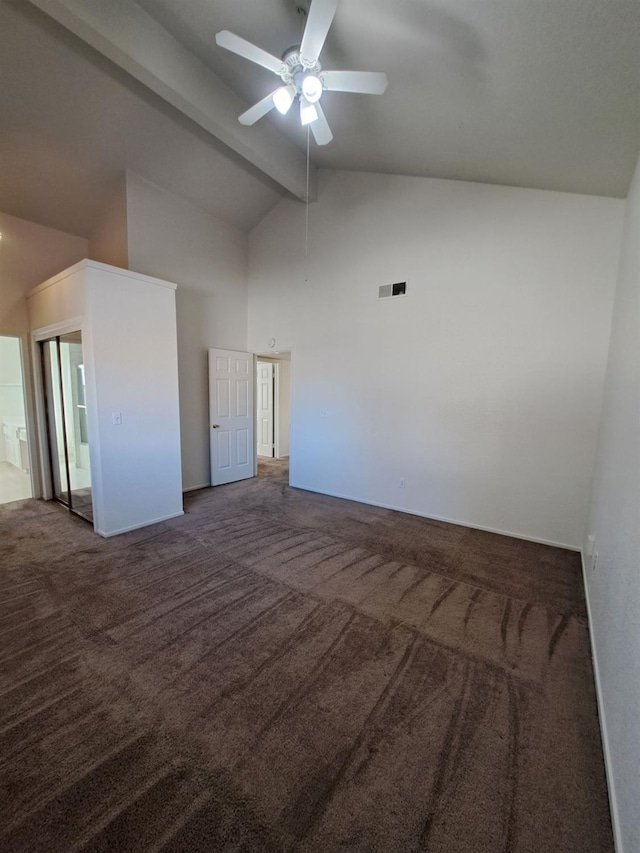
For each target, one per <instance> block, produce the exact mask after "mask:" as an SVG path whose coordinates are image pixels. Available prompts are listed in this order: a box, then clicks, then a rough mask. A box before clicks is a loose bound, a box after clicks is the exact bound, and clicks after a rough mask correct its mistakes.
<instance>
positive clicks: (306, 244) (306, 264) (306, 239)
mask: <svg viewBox="0 0 640 853" xmlns="http://www.w3.org/2000/svg"><path fill="white" fill-rule="evenodd" d="M310 133H311V126H310V125H307V190H306V192H305V210H304V215H305V222H304V282H305V284H308V283H309V135H310Z"/></svg>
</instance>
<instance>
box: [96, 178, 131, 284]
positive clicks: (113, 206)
mask: <svg viewBox="0 0 640 853" xmlns="http://www.w3.org/2000/svg"><path fill="white" fill-rule="evenodd" d="M107 198H108V201H107V202H106V204H105V206H104V208H103V210H102V211H101V215H100V218H99V219H98V222H97V223H96V224H95V226H94V228H93V231H92V232H91V236H90V237H89V257H90V258H91V260H92V261H100V262H101V263H103V264H111V265H113V266H115V267H121V268H122V269H127V267H128V266H129V249H128V234H127V180H126V173H125V172H121V173H120V174H119V175H118V176H117V177H116V179H115V180H114V182H113V187H112V190H111V194H110V196H108V197H107Z"/></svg>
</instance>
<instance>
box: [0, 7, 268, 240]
mask: <svg viewBox="0 0 640 853" xmlns="http://www.w3.org/2000/svg"><path fill="white" fill-rule="evenodd" d="M0 81H1V82H0V210H3V211H5V212H6V213H10V214H12V215H13V216H18V217H21V218H22V219H28V220H30V221H32V222H37V223H39V224H42V225H48V226H50V227H53V228H58V229H60V230H62V231H67V232H69V233H71V234H77V235H79V236H82V237H88V236H89V235H90V233H91V230H92V228H93V225H94V222H95V221H96V218H97V217H98V216H99V215H100V212H101V211H102V209H103V208H104V204H105V202H106V201H107V200H108V199H109V198H110V196H111V192H112V188H113V184H114V179H115V178H116V177H117V175H118V174H119V173H121V172H122V170H124V169H130V170H132V171H134V172H136V173H138V174H139V175H142V176H143V177H145V178H147V179H148V180H150V181H153V182H155V183H157V184H160V185H161V186H164V187H165V188H167V189H169V190H171V191H173V192H175V193H177V194H178V195H181V196H183V197H185V198H188V199H190V200H191V201H193V202H194V203H195V204H198V205H199V206H200V207H201V208H203V209H204V210H207V211H209V212H210V213H212V214H213V215H215V216H218V217H221V218H223V219H224V220H225V221H227V222H230V223H231V224H233V225H235V226H236V227H238V228H240V229H242V230H244V231H248V230H250V229H251V228H252V227H253V226H254V225H256V224H257V222H259V221H260V220H261V219H262V218H263V217H264V215H265V214H266V213H267V211H268V210H270V209H271V208H272V207H273V205H274V204H276V202H277V201H278V200H279V199H280V198H281V197H282V194H283V192H284V191H283V190H282V189H281V188H280V187H279V186H277V185H276V184H275V183H274V182H273V181H271V180H269V179H268V178H266V177H265V176H264V175H262V174H261V173H259V172H258V171H257V169H255V168H253V167H250V166H248V165H247V164H246V163H244V162H241V161H240V159H239V158H238V157H236V156H235V155H233V154H232V153H231V152H229V151H228V150H227V149H224V148H223V146H221V145H220V144H219V143H217V141H216V140H214V139H213V137H211V136H210V135H209V134H206V133H205V132H204V131H202V130H201V129H200V128H198V127H196V126H195V125H194V124H193V123H192V122H190V121H189V120H188V119H186V118H184V117H182V116H181V115H180V114H179V113H178V112H177V111H176V110H174V109H172V108H171V107H169V106H168V105H166V104H165V103H164V102H163V101H161V100H160V99H159V98H158V97H157V96H155V95H152V94H151V93H148V92H146V91H145V90H144V88H143V87H141V86H140V85H138V84H135V83H134V81H133V80H131V79H130V78H129V77H128V76H127V75H126V74H124V73H123V72H121V71H119V70H118V69H116V68H115V67H114V66H112V65H111V64H110V63H108V62H107V61H106V60H103V59H101V57H99V56H98V55H97V54H94V53H93V51H91V50H90V49H89V48H85V47H84V46H83V45H82V44H81V43H80V42H79V41H78V40H77V39H75V38H73V37H72V36H70V35H68V34H67V33H66V32H65V31H64V30H62V28H60V27H58V26H56V25H53V24H52V23H50V22H49V21H48V19H47V18H46V17H45V16H44V15H42V14H41V13H35V12H34V10H30V9H29V8H27V7H25V6H24V4H23V5H22V6H19V5H18V4H16V5H15V6H13V5H11V4H7V3H4V2H0Z"/></svg>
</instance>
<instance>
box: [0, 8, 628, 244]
mask: <svg viewBox="0 0 640 853" xmlns="http://www.w3.org/2000/svg"><path fill="white" fill-rule="evenodd" d="M137 5H138V6H139V7H140V8H142V9H143V10H144V11H145V12H146V13H147V14H149V15H151V16H152V17H153V18H155V19H156V21H157V22H158V23H159V24H160V25H161V26H162V27H164V28H165V29H166V30H167V31H169V33H171V34H172V35H173V36H174V37H175V38H176V39H177V40H178V41H179V42H180V43H181V44H182V45H183V46H184V47H186V48H187V49H188V50H189V51H190V52H191V53H192V54H193V55H194V56H196V57H197V58H199V59H200V60H201V61H202V62H203V63H205V65H206V66H208V67H209V69H211V70H212V71H213V72H214V74H216V75H217V76H218V77H219V78H220V79H221V80H222V81H223V83H225V84H226V85H227V86H228V87H230V88H231V89H232V90H233V91H234V92H235V93H236V94H237V95H238V96H240V97H241V98H242V99H243V101H245V102H246V103H247V105H249V104H251V103H254V102H255V101H257V100H259V99H260V98H262V97H263V96H264V95H265V94H267V93H268V92H269V91H271V90H273V89H274V88H275V87H276V86H277V85H278V82H279V81H278V79H277V78H276V77H275V76H274V75H272V74H271V73H270V72H268V71H266V70H265V69H263V68H260V67H259V66H256V65H254V64H252V63H250V62H248V61H246V60H244V59H242V58H240V57H237V56H235V55H233V54H230V53H229V52H228V51H225V50H223V49H221V48H218V47H217V46H216V44H215V33H216V32H217V31H219V30H221V29H229V30H231V31H233V32H235V33H237V34H238V35H241V36H243V37H244V38H246V39H249V40H250V41H253V42H254V43H256V44H258V45H259V46H261V47H263V48H265V49H266V50H268V51H269V52H271V53H274V54H277V55H280V54H281V53H282V52H283V51H284V50H285V49H286V48H287V47H289V46H291V45H293V44H296V43H299V41H300V37H301V33H302V30H303V26H304V18H303V17H301V16H300V15H299V14H298V13H297V12H296V9H295V2H294V0H262V2H260V3H256V2H255V0H138V4H137ZM321 60H322V63H323V66H324V67H325V68H338V69H339V68H347V69H356V70H379V71H385V72H387V74H388V77H389V88H388V89H387V92H386V93H385V94H384V95H382V96H363V95H353V94H342V93H325V94H324V95H323V99H322V103H323V107H324V110H325V112H326V114H327V117H328V119H329V122H330V124H331V126H332V129H333V132H334V137H335V138H334V140H333V142H331V143H330V144H329V145H328V146H326V147H323V148H318V147H317V146H315V144H314V142H313V140H312V141H311V158H312V161H313V163H315V164H316V165H318V166H322V167H327V168H334V169H354V170H363V171H371V172H383V173H385V172H386V173H396V174H406V175H420V176H426V177H439V178H452V179H456V180H470V181H482V182H489V183H498V184H507V185H512V186H522V187H535V188H540V189H550V190H560V191H569V192H580V193H590V194H596V195H605V196H616V197H624V196H625V195H626V193H627V190H628V187H629V183H630V179H631V176H632V174H633V169H634V166H635V163H636V159H637V156H638V149H639V148H640V3H638V0H606V2H602V0H448V2H447V4H446V5H445V4H439V5H438V4H434V3H431V2H425V0H393V2H391V0H367V2H366V3H365V2H362V0H340V3H339V6H338V11H337V14H336V17H335V20H334V22H333V26H332V28H331V30H330V33H329V36H328V39H327V42H326V44H325V48H324V51H323V53H322V56H321ZM0 74H1V77H0V79H2V85H1V86H0V209H2V210H5V211H6V212H8V213H11V214H14V215H16V216H21V217H23V218H26V219H31V220H32V221H35V222H40V223H42V224H46V225H51V226H53V227H56V228H60V229H62V230H66V231H69V232H71V233H74V234H78V235H81V236H88V234H90V232H91V228H92V225H93V223H94V221H95V220H96V218H97V216H98V215H99V212H100V210H101V209H102V208H103V206H104V203H105V200H106V199H107V196H108V193H109V192H110V186H111V184H112V183H113V180H114V178H115V176H116V175H117V174H118V173H119V172H121V171H122V170H123V169H130V170H132V171H134V172H137V173H139V174H141V175H142V176H143V177H145V178H147V179H148V180H150V181H153V182H156V183H158V184H160V185H162V186H164V187H166V188H167V189H169V190H171V191H173V192H176V193H178V194H180V195H182V196H184V197H186V198H188V199H189V200H191V201H193V202H194V203H196V204H198V205H199V206H200V207H202V208H203V209H205V210H207V211H209V212H210V213H212V214H214V215H216V216H219V217H221V218H223V219H225V220H226V221H228V222H230V223H231V224H233V225H236V226H237V227H239V228H241V229H242V230H244V231H248V230H250V229H251V228H252V227H253V226H254V225H255V224H256V223H257V222H259V221H260V219H261V218H262V217H263V216H264V215H265V214H266V212H267V211H268V210H270V209H271V208H272V207H273V205H274V204H275V203H276V202H277V200H278V199H279V198H280V197H281V196H282V194H283V192H284V191H283V189H282V188H281V187H280V186H278V185H277V184H275V183H274V182H273V181H272V180H270V179H268V178H267V177H265V176H264V175H263V174H262V173H260V172H258V170H257V169H256V168H255V167H253V166H249V165H248V164H247V163H246V162H245V161H242V160H240V158H239V156H238V155H236V154H233V153H232V152H230V151H229V149H227V148H225V147H224V146H223V145H222V144H221V143H220V142H218V141H217V140H216V139H214V137H213V136H211V135H210V134H208V133H207V132H206V131H204V130H203V129H202V128H199V127H197V126H196V125H195V124H194V123H193V122H191V121H190V120H189V119H187V118H186V117H185V116H184V115H182V114H181V113H180V112H179V111H178V110H177V109H175V108H173V107H170V106H169V105H168V104H166V103H165V102H164V101H163V100H162V99H161V98H160V97H158V96H156V95H154V94H152V93H151V92H149V91H148V90H146V89H145V87H144V86H143V85H141V84H140V83H138V82H136V81H134V80H133V78H132V77H130V76H129V75H128V74H127V73H125V72H123V71H122V70H121V69H119V68H117V67H116V66H115V65H113V64H112V63H111V62H109V60H107V59H105V58H104V57H102V56H100V55H99V54H97V53H96V52H95V51H94V50H92V48H90V47H89V46H88V45H85V44H83V43H82V42H81V41H80V40H79V39H78V38H76V37H75V36H72V35H71V34H70V33H69V32H67V31H66V30H65V29H64V28H63V27H61V26H59V25H58V24H54V23H53V22H52V21H51V19H50V18H48V17H47V16H46V15H44V14H43V13H41V12H38V11H37V10H35V9H34V8H33V7H32V6H31V4H29V3H26V2H24V0H22V2H20V0H0ZM294 113H295V110H292V111H291V113H290V114H289V115H288V116H286V117H282V116H280V115H278V114H277V113H275V112H274V113H272V114H270V115H269V116H268V117H266V118H265V119H262V121H267V122H271V123H272V126H273V127H274V128H277V130H278V131H280V132H281V133H282V134H283V136H284V137H287V138H289V139H290V140H292V141H293V142H294V143H295V144H296V145H297V146H299V147H300V149H304V147H305V145H306V131H305V130H303V129H302V128H300V126H299V120H298V117H297V116H296V115H295V114H294ZM250 130H252V129H250Z"/></svg>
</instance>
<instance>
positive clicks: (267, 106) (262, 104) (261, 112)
mask: <svg viewBox="0 0 640 853" xmlns="http://www.w3.org/2000/svg"><path fill="white" fill-rule="evenodd" d="M273 95H274V93H273V92H271V93H270V94H269V95H267V96H266V97H264V98H263V99H262V100H261V101H258V103H257V104H254V105H253V106H252V107H249V109H248V110H247V111H246V112H244V113H242V115H241V116H238V121H239V122H240V124H247V125H248V124H255V123H256V122H257V121H258V119H259V118H262V116H266V114H267V113H268V112H270V111H271V110H272V109H273V108H274V107H275V103H274V101H273Z"/></svg>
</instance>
